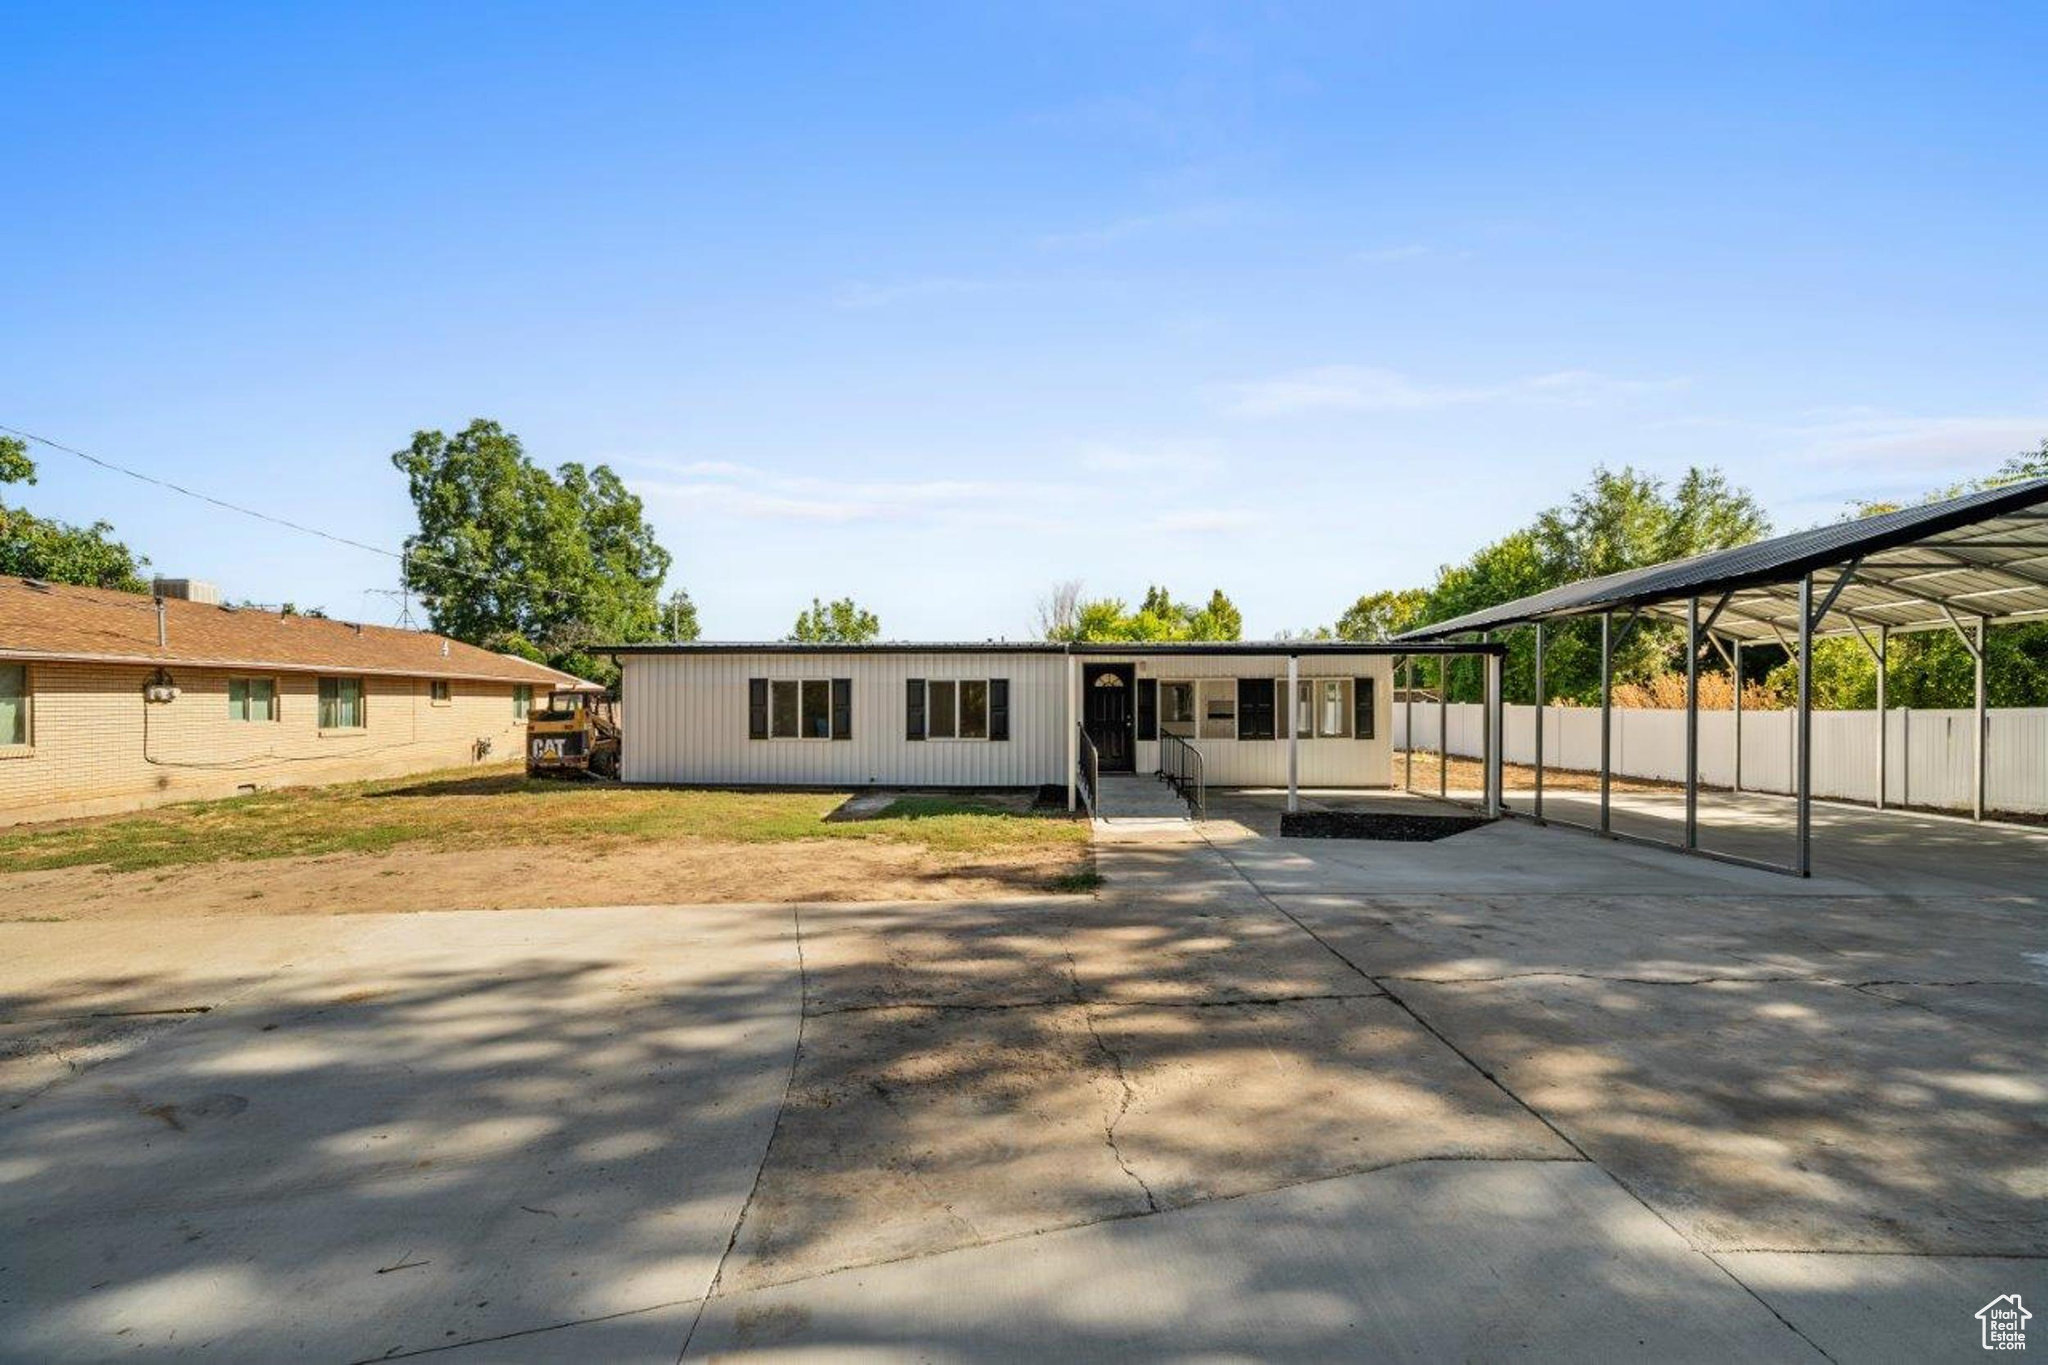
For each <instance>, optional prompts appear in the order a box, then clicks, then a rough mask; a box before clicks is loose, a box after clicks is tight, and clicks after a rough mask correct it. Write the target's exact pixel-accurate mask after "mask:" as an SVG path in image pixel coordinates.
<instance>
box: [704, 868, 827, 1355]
mask: <svg viewBox="0 0 2048 1365" xmlns="http://www.w3.org/2000/svg"><path fill="white" fill-rule="evenodd" d="M789 914H790V923H791V925H792V926H793V927H794V929H795V933H796V980H797V1004H796V1045H795V1046H794V1047H792V1048H791V1049H790V1050H789V1076H788V1078H787V1079H785V1080H784V1081H783V1083H782V1099H781V1100H780V1101H779V1102H778V1103H777V1104H776V1106H775V1120H774V1122H773V1123H771V1124H770V1125H769V1127H768V1142H767V1144H766V1145H765V1146H763V1147H762V1148H761V1164H760V1165H758V1166H756V1167H755V1168H754V1183H753V1184H751V1185H749V1186H748V1187H747V1197H746V1199H745V1200H743V1201H742V1202H741V1204H740V1212H739V1216H738V1217H737V1218H735V1219H733V1220H732V1235H731V1236H730V1237H728V1238H726V1239H725V1250H723V1251H721V1252H719V1253H718V1264H717V1266H715V1267H714V1268H713V1269H712V1272H711V1283H710V1284H708V1285H707V1286H705V1289H704V1295H703V1297H702V1298H700V1299H698V1300H697V1311H696V1313H695V1314H693V1315H692V1316H691V1318H690V1330H689V1331H687V1332H685V1333H684V1334H683V1344H682V1346H681V1347H680V1348H679V1349H678V1350H677V1351H676V1365H682V1361H683V1358H684V1357H685V1356H687V1355H689V1354H690V1343H691V1342H692V1341H694V1340H696V1337H697V1327H698V1324H700V1323H702V1322H703V1321H704V1305H705V1304H707V1303H709V1302H710V1301H711V1296H712V1295H713V1294H716V1293H717V1292H718V1286H719V1285H720V1284H722V1283H724V1281H725V1264H726V1262H727V1261H729V1260H731V1259H732V1251H733V1248H734V1247H736V1246H738V1245H739V1243H740V1230H741V1229H742V1228H744V1227H746V1225H747V1215H748V1214H749V1213H750V1212H752V1211H753V1208H754V1199H755V1197H756V1196H758V1195H759V1194H760V1193H761V1177H762V1176H764V1175H765V1174H767V1171H768V1159H769V1158H770V1157H771V1156H773V1155H774V1154H775V1139H776V1138H777V1137H778V1136H780V1135H781V1133H782V1119H783V1116H784V1115H785V1114H787V1113H788V1112H789V1097H790V1095H791V1094H793V1093H794V1092H795V1090H796V1072H797V1066H798V1064H799V1063H800V1062H802V1060H803V1055H804V1024H805V1022H806V1018H807V1016H808V1014H809V1012H810V1003H811V973H810V968H809V966H808V965H807V964H806V963H805V962H804V908H803V907H802V906H801V905H792V906H790V907H789ZM678 1302H686V1300H678Z"/></svg>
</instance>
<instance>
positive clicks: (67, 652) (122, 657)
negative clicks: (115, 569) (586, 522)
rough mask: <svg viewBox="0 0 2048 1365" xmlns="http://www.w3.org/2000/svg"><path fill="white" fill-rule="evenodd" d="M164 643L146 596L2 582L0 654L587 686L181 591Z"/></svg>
mask: <svg viewBox="0 0 2048 1365" xmlns="http://www.w3.org/2000/svg"><path fill="white" fill-rule="evenodd" d="M164 641H165V642H164V645H163V646H162V647H159V646H158V644H157V618H156V605H155V603H154V602H152V601H151V599H150V598H148V597H147V596H144V595H143V594H140V593H132V592H110V591H108V590H106V589H104V588H80V587H73V586H71V585H70V584H66V583H53V584H42V583H37V582H35V581H34V580H32V579H26V578H0V657H12V658H37V659H82V660H92V661H104V662H123V663H128V662H133V663H140V664H179V663H183V664H191V665H195V666H197V665H206V666H209V667H226V668H268V669H276V670H279V671H281V672H287V673H313V672H323V673H373V674H382V675H387V676H400V677H409V678H462V679H469V680H473V681H488V682H511V683H532V684H533V685H535V686H536V687H568V686H577V685H581V686H590V684H588V683H585V682H584V681H583V680H582V679H580V678H573V677H571V676H570V675H568V674H567V673H561V672H557V671H556V670H555V669H552V668H547V667H545V666H543V665H541V664H536V663H530V662H528V661H527V660H525V659H519V658H514V657H513V656H511V655H509V654H494V653H492V652H491V651H490V650H487V649H478V648H477V647H476V646H475V645H466V644H463V643H462V642H461V641H459V640H450V639H447V638H445V637H443V636H440V635H431V634H428V633H427V632H425V631H416V630H394V629H392V628H391V627H389V626H359V625H352V624H350V623H349V622H346V621H329V620H325V619H323V618H321V617H317V616H284V615H280V614H279V613H277V612H274V611H259V610H256V609H254V608H249V607H236V608H229V607H218V606H213V605H211V604H209V603H205V602H188V601H186V600H184V599H183V598H178V597H167V598H165V599H164Z"/></svg>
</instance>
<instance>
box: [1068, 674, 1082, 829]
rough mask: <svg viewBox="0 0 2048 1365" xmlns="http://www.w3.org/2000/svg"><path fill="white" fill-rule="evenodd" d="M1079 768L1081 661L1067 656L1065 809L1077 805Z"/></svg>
mask: <svg viewBox="0 0 2048 1365" xmlns="http://www.w3.org/2000/svg"><path fill="white" fill-rule="evenodd" d="M1080 767H1081V661H1080V660H1079V659H1077V658H1075V657H1074V656H1073V655H1071V654H1069V655H1068V656H1067V809H1068V810H1069V811H1072V810H1073V809H1074V806H1075V805H1076V804H1077V803H1076V801H1075V792H1074V774H1075V773H1076V772H1077V771H1078V770H1079V769H1080Z"/></svg>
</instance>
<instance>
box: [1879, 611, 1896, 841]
mask: <svg viewBox="0 0 2048 1365" xmlns="http://www.w3.org/2000/svg"><path fill="white" fill-rule="evenodd" d="M1891 646H1892V628H1891V627H1890V626H1879V627H1878V628H1877V808H1878V809H1879V810H1883V809H1884V789H1885V783H1886V780H1887V775H1886V773H1885V759H1886V757H1887V751H1888V750H1889V748H1890V746H1891V728H1892V727H1891V719H1890V717H1889V716H1887V715H1886V714H1885V705H1884V703H1885V696H1884V683H1885V677H1884V675H1885V670H1886V667H1887V664H1886V660H1887V658H1888V657H1889V656H1890V654H1891Z"/></svg>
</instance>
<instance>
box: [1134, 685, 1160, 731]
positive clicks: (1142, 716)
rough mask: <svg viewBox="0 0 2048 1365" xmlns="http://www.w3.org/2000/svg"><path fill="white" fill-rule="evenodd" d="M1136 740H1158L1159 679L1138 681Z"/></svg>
mask: <svg viewBox="0 0 2048 1365" xmlns="http://www.w3.org/2000/svg"><path fill="white" fill-rule="evenodd" d="M1138 738H1139V739H1141V740H1144V739H1157V738H1159V679H1157V678H1140V679H1138Z"/></svg>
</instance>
